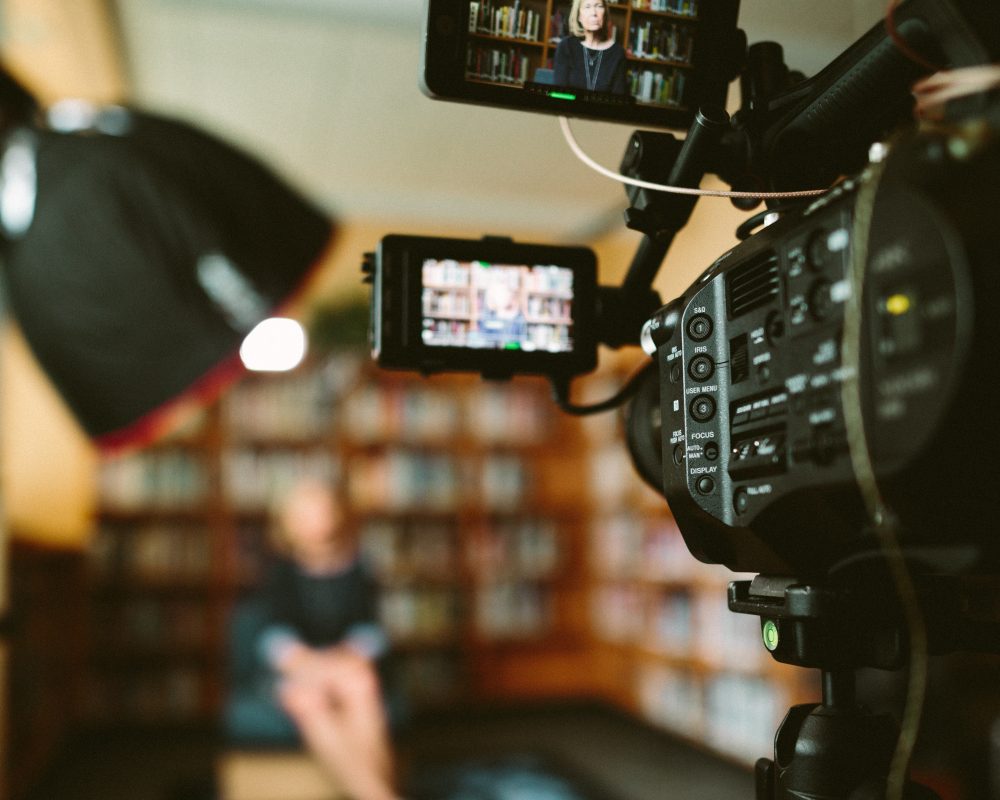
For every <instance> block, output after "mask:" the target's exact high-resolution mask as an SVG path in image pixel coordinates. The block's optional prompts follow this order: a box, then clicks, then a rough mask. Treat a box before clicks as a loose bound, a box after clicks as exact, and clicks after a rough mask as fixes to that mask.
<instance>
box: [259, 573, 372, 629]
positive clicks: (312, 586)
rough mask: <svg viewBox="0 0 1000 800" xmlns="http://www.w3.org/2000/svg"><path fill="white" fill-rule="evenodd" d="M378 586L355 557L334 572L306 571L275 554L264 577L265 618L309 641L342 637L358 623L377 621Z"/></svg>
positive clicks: (361, 624)
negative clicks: (313, 573) (275, 557)
mask: <svg viewBox="0 0 1000 800" xmlns="http://www.w3.org/2000/svg"><path fill="white" fill-rule="evenodd" d="M377 598H378V590H377V587H376V583H375V580H374V578H373V577H372V575H371V574H370V573H369V571H368V570H367V569H366V568H365V566H364V565H363V563H362V562H361V561H360V560H358V561H355V562H354V563H353V564H352V565H351V566H349V567H347V568H346V569H345V570H343V571H341V572H337V573H335V574H333V575H310V574H309V573H307V572H305V571H304V570H302V569H301V568H300V567H299V566H298V565H297V564H296V563H294V562H293V561H289V560H278V561H276V562H275V563H274V564H273V565H272V567H271V571H270V574H269V575H268V580H267V582H266V583H265V587H264V591H263V599H264V602H265V605H266V607H267V612H268V614H267V616H268V617H269V619H268V622H269V624H270V625H272V626H280V627H283V628H286V629H291V630H292V631H294V632H295V633H296V634H297V636H298V638H299V639H300V640H301V641H302V642H303V643H305V644H308V645H310V646H312V647H326V646H330V645H333V644H337V643H339V642H341V641H342V640H343V639H344V638H345V637H346V636H347V635H348V634H349V633H350V632H351V631H352V629H354V628H356V627H358V626H367V625H371V626H376V625H377V624H378V610H377V602H378V599H377Z"/></svg>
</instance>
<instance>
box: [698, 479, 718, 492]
mask: <svg viewBox="0 0 1000 800" xmlns="http://www.w3.org/2000/svg"><path fill="white" fill-rule="evenodd" d="M695 488H697V489H698V494H711V493H712V492H714V491H715V481H714V480H712V479H711V478H710V477H708V475H702V476H701V477H700V478H698V481H697V483H695Z"/></svg>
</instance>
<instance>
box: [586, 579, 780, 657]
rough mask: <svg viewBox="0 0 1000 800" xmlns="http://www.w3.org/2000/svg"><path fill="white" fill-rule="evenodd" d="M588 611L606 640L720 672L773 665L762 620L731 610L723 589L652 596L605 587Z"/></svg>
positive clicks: (620, 587)
mask: <svg viewBox="0 0 1000 800" xmlns="http://www.w3.org/2000/svg"><path fill="white" fill-rule="evenodd" d="M590 609H591V621H592V625H593V628H594V630H595V631H596V632H597V634H598V636H599V637H600V638H601V639H603V640H604V641H607V642H612V643H618V644H630V645H633V646H636V647H640V648H642V649H643V650H644V651H649V652H657V653H662V654H663V655H667V656H671V657H675V658H686V659H690V660H691V661H692V663H699V664H702V665H705V666H710V667H713V668H719V669H732V670H740V671H743V670H748V671H760V670H763V669H765V668H766V665H767V664H768V663H769V656H768V654H767V651H766V650H765V649H764V646H763V644H762V643H761V638H760V622H759V620H758V619H757V618H755V617H752V616H748V615H745V614H734V613H733V612H731V611H730V610H729V606H728V602H727V597H726V594H725V591H724V590H723V589H721V588H720V589H719V590H718V591H714V590H707V589H702V590H698V591H695V592H690V593H689V592H685V591H658V592H652V591H647V590H646V589H644V588H643V587H641V586H636V585H634V584H628V583H623V584H602V585H598V586H597V587H596V588H595V589H594V590H593V593H592V596H591V606H590Z"/></svg>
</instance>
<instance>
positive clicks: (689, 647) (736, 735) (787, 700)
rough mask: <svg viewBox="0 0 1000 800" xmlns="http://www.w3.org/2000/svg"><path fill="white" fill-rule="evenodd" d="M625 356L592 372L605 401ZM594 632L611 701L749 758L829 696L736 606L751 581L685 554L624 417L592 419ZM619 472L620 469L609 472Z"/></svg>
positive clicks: (765, 751)
mask: <svg viewBox="0 0 1000 800" xmlns="http://www.w3.org/2000/svg"><path fill="white" fill-rule="evenodd" d="M621 361H622V360H621V359H619V361H617V362H616V363H615V364H613V365H611V367H610V368H609V370H608V371H607V373H605V374H604V375H602V376H600V377H595V378H592V379H590V383H591V386H590V388H589V391H591V392H592V393H593V394H594V396H595V397H603V396H607V395H608V394H610V393H611V392H613V390H614V388H615V387H617V386H618V385H619V381H621V380H623V379H624V376H625V375H627V374H629V373H630V372H631V369H630V368H629V367H627V366H626V365H624V364H623V363H620V362H621ZM584 437H585V440H586V445H585V448H586V449H587V452H588V454H589V455H588V457H589V460H590V469H589V472H590V477H589V492H588V494H589V497H590V503H591V511H590V517H591V519H590V523H589V534H588V538H589V545H590V546H589V552H590V563H589V565H588V569H587V572H588V575H589V581H590V585H589V600H590V612H591V626H590V629H591V637H592V645H591V646H592V647H593V648H594V650H595V657H596V658H597V660H598V663H599V664H601V668H600V670H599V672H600V674H601V676H602V679H603V683H602V686H601V689H602V691H603V693H604V694H605V696H607V697H609V698H610V699H612V700H613V701H614V702H616V703H617V704H619V705H620V706H622V707H624V708H626V709H627V710H629V711H632V712H634V713H636V714H638V715H639V716H640V717H642V718H644V719H645V720H647V721H648V722H650V723H651V724H653V725H654V726H656V727H659V728H662V729H665V730H667V731H669V732H671V733H672V734H674V735H677V736H680V737H682V738H684V739H687V740H689V741H691V742H692V743H695V744H698V745H700V746H705V747H708V748H710V749H711V750H713V751H715V752H717V753H719V754H721V755H723V756H725V757H727V758H729V759H732V760H734V761H737V762H739V763H742V764H747V765H751V764H753V763H754V762H755V760H756V759H757V758H759V757H761V756H766V755H769V754H770V753H771V750H772V748H773V738H774V733H775V731H776V730H777V728H778V725H779V724H780V723H781V720H782V719H783V718H784V716H785V714H786V712H787V710H788V707H789V706H791V705H793V704H795V703H801V702H812V701H815V700H817V699H818V698H819V696H820V691H819V681H818V677H817V676H816V675H815V674H814V673H813V672H811V671H808V670H804V669H798V668H794V667H789V666H787V665H784V664H779V663H777V662H775V661H773V660H772V659H771V657H770V655H769V654H768V653H767V651H766V650H765V648H764V646H763V645H762V643H761V640H760V626H759V622H758V620H757V619H756V618H755V617H750V616H746V615H741V614H734V613H732V612H730V611H729V608H728V603H727V595H726V586H727V584H728V583H729V582H730V581H732V580H740V579H742V578H745V577H749V576H741V575H737V574H734V573H732V572H729V571H728V570H727V569H726V568H725V567H723V566H720V565H709V564H704V563H702V562H700V561H698V560H696V559H695V558H694V556H692V555H691V554H690V552H689V551H688V549H687V546H686V545H685V543H684V540H683V538H682V536H681V533H680V530H679V529H678V527H677V524H676V522H675V521H674V519H673V517H672V516H671V514H670V510H669V508H668V506H667V504H666V502H665V501H664V500H663V498H662V497H661V496H660V495H659V494H658V493H657V492H655V491H654V490H653V489H651V488H649V487H648V486H646V485H645V484H644V483H643V482H642V481H641V480H640V479H639V478H638V476H637V475H635V472H634V470H633V469H632V466H631V463H630V458H629V456H628V454H627V450H626V448H625V447H624V445H623V439H624V435H623V433H622V431H621V423H620V421H619V419H616V417H615V416H614V415H603V417H600V418H594V419H591V420H588V421H587V423H586V428H585V431H584ZM609 476H613V477H610V478H609Z"/></svg>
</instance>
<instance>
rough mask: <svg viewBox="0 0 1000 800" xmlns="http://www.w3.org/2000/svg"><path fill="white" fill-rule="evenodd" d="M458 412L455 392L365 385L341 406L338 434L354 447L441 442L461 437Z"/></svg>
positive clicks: (459, 409) (461, 429) (460, 420)
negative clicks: (381, 443) (387, 443)
mask: <svg viewBox="0 0 1000 800" xmlns="http://www.w3.org/2000/svg"><path fill="white" fill-rule="evenodd" d="M462 411H463V409H462V405H461V400H460V398H459V396H458V395H456V393H455V392H449V391H446V390H445V389H442V388H439V387H435V386H433V385H427V386H421V387H408V388H400V387H395V388H382V387H378V386H373V385H367V386H364V387H362V388H360V389H359V390H358V391H356V392H353V393H352V394H351V395H350V396H349V397H348V398H347V399H346V401H345V402H344V405H343V408H342V409H341V423H342V424H341V430H342V432H343V434H344V436H345V438H346V439H347V440H348V441H352V442H358V443H371V442H390V441H392V442H398V441H409V442H422V441H445V440H448V439H452V438H454V437H457V436H459V435H460V434H461V433H462V431H463V419H462Z"/></svg>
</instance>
